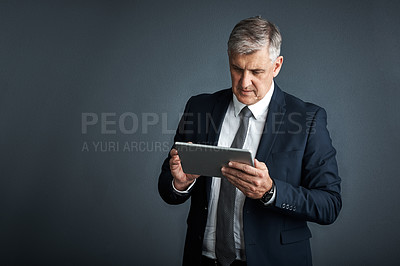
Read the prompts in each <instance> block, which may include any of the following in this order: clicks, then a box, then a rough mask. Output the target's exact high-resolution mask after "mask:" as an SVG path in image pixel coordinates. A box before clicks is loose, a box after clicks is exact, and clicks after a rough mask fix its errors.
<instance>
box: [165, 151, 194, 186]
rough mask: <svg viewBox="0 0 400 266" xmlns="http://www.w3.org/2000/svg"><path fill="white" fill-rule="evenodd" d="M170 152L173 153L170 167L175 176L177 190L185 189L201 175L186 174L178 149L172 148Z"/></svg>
mask: <svg viewBox="0 0 400 266" xmlns="http://www.w3.org/2000/svg"><path fill="white" fill-rule="evenodd" d="M169 154H170V155H171V159H170V160H169V168H170V169H171V174H172V176H173V177H174V186H175V188H176V189H177V190H180V191H184V190H186V189H187V188H188V187H189V186H190V184H192V183H193V182H194V180H195V179H196V178H198V177H199V176H200V175H191V174H185V173H184V172H183V169H182V165H181V159H180V158H179V155H178V151H177V150H176V149H172V150H171V151H170V153H169Z"/></svg>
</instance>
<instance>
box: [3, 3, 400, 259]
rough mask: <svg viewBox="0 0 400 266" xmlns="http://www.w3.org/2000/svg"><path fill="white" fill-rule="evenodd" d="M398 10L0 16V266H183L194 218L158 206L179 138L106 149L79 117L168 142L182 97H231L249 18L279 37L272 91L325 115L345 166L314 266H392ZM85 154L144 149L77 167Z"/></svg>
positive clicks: (98, 156)
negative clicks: (241, 31)
mask: <svg viewBox="0 0 400 266" xmlns="http://www.w3.org/2000/svg"><path fill="white" fill-rule="evenodd" d="M399 6H400V5H399V4H398V1H320V0H315V1H225V2H222V1H215V0H214V1H180V2H179V1H175V2H173V3H167V1H143V2H141V3H139V2H134V1H132V2H122V1H96V2H95V1H86V2H82V1H63V2H61V1H48V2H44V1H26V2H25V1H1V2H0V35H1V36H0V75H1V76H0V125H1V130H0V145H1V146H0V155H1V158H0V159H1V160H0V171H1V172H0V178H1V181H0V264H58V265H62V264H114V265H118V264H125V265H126V264H130V265H178V264H179V263H180V262H181V256H182V252H183V244H184V236H185V229H186V228H185V219H186V214H187V210H188V203H186V204H184V205H180V206H168V205H167V204H165V203H164V202H163V201H162V200H161V199H160V197H159V196H158V192H157V178H158V174H159V170H160V165H161V163H162V160H163V159H164V157H165V156H166V154H167V151H166V150H165V149H163V151H159V150H156V149H155V148H154V147H153V145H155V143H156V142H158V143H162V144H163V145H164V144H168V145H170V144H172V137H173V135H172V134H170V133H166V132H163V130H162V123H161V122H159V123H157V124H156V125H154V126H150V127H149V130H148V132H147V133H146V132H143V131H144V129H143V128H142V126H141V124H140V125H139V129H138V131H137V132H136V133H134V134H123V133H122V132H121V131H120V130H119V129H118V126H116V125H110V126H109V127H110V128H114V129H117V130H116V133H115V134H102V133H101V128H100V123H98V124H97V125H96V126H93V127H89V129H88V133H87V134H82V131H81V116H82V113H87V112H93V113H96V114H98V115H99V116H100V115H101V114H102V113H115V114H116V116H115V117H114V118H112V119H111V120H113V121H117V122H118V118H119V117H120V115H121V114H123V113H126V112H132V113H135V114H137V115H138V116H139V123H141V121H142V119H141V116H142V114H143V113H152V114H156V115H158V116H159V117H160V118H161V116H162V114H163V113H164V114H166V115H167V118H168V120H167V122H168V124H167V125H166V127H167V128H168V129H169V130H171V129H174V128H175V127H176V124H177V122H178V119H179V113H180V112H182V111H183V107H184V104H185V102H186V100H187V99H188V98H189V97H190V96H191V95H194V94H199V93H202V92H214V91H217V90H220V89H223V88H228V87H230V76H229V71H228V65H227V54H226V41H227V39H228V36H229V33H230V31H231V30H232V28H233V26H234V25H235V24H236V23H237V22H238V21H239V20H241V19H243V18H246V17H249V16H253V15H262V16H263V17H265V18H268V19H270V20H272V21H273V22H275V23H276V24H277V25H278V26H279V27H280V29H281V32H282V35H283V46H282V54H283V56H284V58H285V62H284V65H283V69H282V71H281V73H280V75H279V77H278V78H277V82H278V84H279V85H280V87H281V88H282V89H284V90H286V91H287V92H289V93H292V94H294V95H296V96H298V97H300V98H302V99H303V100H306V101H311V102H314V103H316V104H318V105H321V106H323V107H325V108H326V110H327V112H328V123H329V125H328V127H329V129H330V132H331V136H332V139H333V143H334V146H335V147H336V148H337V150H338V154H337V159H338V162H339V170H340V174H341V177H342V179H343V209H342V212H341V214H340V216H339V218H338V220H337V221H336V222H335V223H334V224H333V225H330V226H319V225H315V224H311V229H312V232H313V238H312V248H313V258H314V264H315V265H390V264H395V262H398V261H399V260H400V253H399V252H398V248H399V246H400V230H399V228H398V227H399V224H400V215H399V211H400V207H399V189H400V187H399V185H400V179H399V174H398V170H397V167H398V165H399V159H398V149H399V136H398V135H399V133H398V132H399V114H400V109H399V104H398V99H399V98H400V95H399V85H400V67H399V63H400V53H399V50H400V41H399V35H400V30H399V29H400V27H399V26H400V19H399V18H400V16H399V14H400V7H399ZM131 124H132V123H131ZM131 126H132V125H131ZM126 127H127V128H129V121H128V120H127V124H126ZM84 141H87V142H88V143H89V145H90V143H91V142H97V141H102V142H103V143H108V141H111V142H118V143H120V145H122V144H123V143H125V142H127V141H128V142H131V141H132V142H135V143H144V145H148V149H147V150H144V151H138V152H132V151H131V152H129V151H125V152H124V151H122V147H120V150H119V151H117V152H112V151H110V150H108V151H105V152H95V151H94V150H93V147H90V150H89V151H82V145H83V143H84ZM141 145H143V144H141ZM152 147H153V148H152ZM142 148H143V147H142ZM145 148H146V147H145ZM288 255H289V256H290V254H288Z"/></svg>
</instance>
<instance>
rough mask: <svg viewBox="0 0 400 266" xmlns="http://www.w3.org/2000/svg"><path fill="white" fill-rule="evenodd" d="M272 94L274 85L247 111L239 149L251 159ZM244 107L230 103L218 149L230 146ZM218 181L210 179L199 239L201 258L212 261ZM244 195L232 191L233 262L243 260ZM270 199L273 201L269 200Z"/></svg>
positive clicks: (234, 102)
mask: <svg viewBox="0 0 400 266" xmlns="http://www.w3.org/2000/svg"><path fill="white" fill-rule="evenodd" d="M273 92H274V82H272V85H271V88H270V90H269V91H268V93H267V94H266V95H265V96H264V98H262V99H261V100H260V101H258V102H257V103H255V104H253V105H249V106H248V107H249V109H250V110H251V112H252V113H253V116H252V117H250V120H249V129H248V131H247V136H246V139H245V142H244V145H243V149H247V150H250V151H251V153H252V155H253V159H254V157H255V155H256V153H257V148H258V145H259V143H260V140H261V136H262V133H263V130H264V125H265V121H266V118H267V114H268V107H269V103H270V101H271V97H272V94H273ZM245 106H246V105H245V104H243V103H241V102H239V101H238V100H237V98H236V96H235V95H234V96H233V101H232V102H231V103H230V105H229V107H228V110H227V112H226V114H225V118H224V121H223V124H222V128H221V134H220V136H219V139H218V146H222V147H230V146H231V144H232V142H233V139H234V137H235V135H236V132H237V130H238V129H239V125H240V116H239V113H240V111H241V110H242V109H243V107H245ZM220 185H221V178H217V177H213V180H212V184H211V194H210V200H209V205H208V219H207V224H206V229H205V233H204V240H203V255H204V256H207V257H209V258H212V259H216V255H215V237H216V234H215V230H216V225H217V206H218V198H219V190H220ZM245 198H246V196H245V195H244V194H243V193H242V192H241V191H240V190H239V189H236V199H235V212H234V221H233V231H234V237H235V247H236V259H237V260H246V256H245V252H244V251H245V245H244V236H243V205H244V201H245ZM271 200H273V199H271Z"/></svg>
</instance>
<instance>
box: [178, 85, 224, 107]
mask: <svg viewBox="0 0 400 266" xmlns="http://www.w3.org/2000/svg"><path fill="white" fill-rule="evenodd" d="M231 98H232V90H231V89H224V90H220V91H217V92H214V93H202V94H199V95H195V96H192V97H191V98H190V99H189V100H188V102H187V104H186V106H187V108H190V109H193V108H195V109H202V110H209V109H210V108H213V107H214V106H215V104H217V103H219V102H221V101H222V100H227V99H231Z"/></svg>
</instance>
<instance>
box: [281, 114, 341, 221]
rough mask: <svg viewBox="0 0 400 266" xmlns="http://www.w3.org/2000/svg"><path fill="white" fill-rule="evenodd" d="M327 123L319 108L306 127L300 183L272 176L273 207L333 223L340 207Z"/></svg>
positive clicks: (303, 217) (334, 163) (337, 178)
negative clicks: (273, 187)
mask: <svg viewBox="0 0 400 266" xmlns="http://www.w3.org/2000/svg"><path fill="white" fill-rule="evenodd" d="M326 125H327V119H326V112H325V110H324V109H322V108H320V109H318V110H317V111H316V113H315V115H314V118H313V120H312V124H311V126H310V127H309V128H308V133H307V143H306V147H305V151H304V156H303V161H302V173H301V175H302V176H301V184H300V186H297V187H296V186H293V185H292V184H289V183H286V182H284V181H282V180H278V179H274V182H275V185H276V193H277V194H276V201H275V204H274V209H275V210H277V211H279V212H283V213H285V214H286V215H291V216H295V217H299V218H302V219H306V220H307V221H311V222H316V223H319V224H331V223H333V222H334V221H335V220H336V218H337V216H338V214H339V211H340V209H341V207H342V201H341V196H340V181H341V179H340V177H339V175H338V168H337V162H336V158H335V155H336V150H335V149H334V148H333V146H332V143H331V139H330V136H329V132H328V130H327V128H326Z"/></svg>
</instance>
